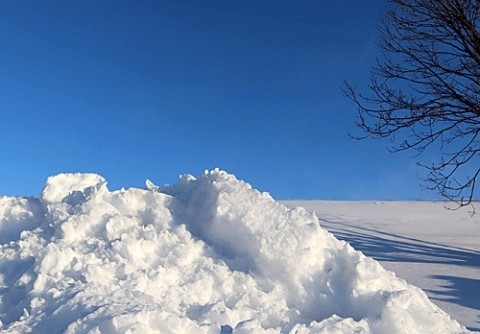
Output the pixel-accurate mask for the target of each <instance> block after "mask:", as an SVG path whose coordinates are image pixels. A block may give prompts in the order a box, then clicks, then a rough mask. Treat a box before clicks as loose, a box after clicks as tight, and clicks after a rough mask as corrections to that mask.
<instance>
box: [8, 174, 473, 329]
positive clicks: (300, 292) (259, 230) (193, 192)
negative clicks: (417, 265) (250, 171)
mask: <svg viewBox="0 0 480 334" xmlns="http://www.w3.org/2000/svg"><path fill="white" fill-rule="evenodd" d="M146 187H147V189H128V190H119V191H109V190H108V188H107V186H106V181H105V180H104V179H103V178H102V177H101V176H98V175H95V174H61V175H58V176H54V177H51V178H49V179H48V180H47V184H46V186H45V188H44V190H43V192H42V195H41V197H40V199H32V200H22V199H18V198H8V197H6V198H2V199H1V201H0V213H1V214H2V216H1V217H0V229H3V231H5V232H6V235H7V237H5V240H4V241H6V242H8V243H4V244H3V245H2V246H1V248H0V251H1V252H2V253H1V257H0V331H1V332H2V333H39V334H46V333H49V334H50V333H71V334H73V333H75V334H77V333H84V334H87V333H205V334H226V333H232V334H241V333H252V334H253V333H290V334H295V333H296V334H307V333H309V334H313V333H373V334H383V333H393V334H394V333H409V334H412V333H422V334H425V333H436V334H438V333H468V331H467V330H466V329H465V328H463V327H462V326H460V325H459V324H458V323H457V322H456V321H455V320H452V319H451V318H450V317H449V316H448V315H447V314H445V313H444V312H443V311H441V310H440V309H439V308H438V307H436V306H435V305H433V304H432V303H431V302H430V301H429V300H428V299H427V297H426V295H425V294H424V293H423V291H421V290H420V289H417V288H415V287H413V286H410V285H408V284H407V283H406V282H405V281H403V280H401V279H398V278H397V277H396V276H395V275H394V274H393V273H392V272H388V271H386V270H384V269H383V268H382V267H381V266H380V265H379V264H378V262H376V261H375V260H373V259H371V258H367V257H365V256H364V255H363V254H362V253H360V252H357V251H355V250H354V249H353V248H352V247H351V246H350V245H349V244H347V243H345V242H343V241H339V240H337V239H336V238H335V237H334V236H333V235H332V234H330V233H328V232H327V231H326V230H324V229H323V228H322V227H321V226H320V223H319V221H318V219H317V217H316V216H315V215H314V214H313V213H310V212H307V211H305V210H304V209H301V208H296V209H288V208H286V207H285V206H284V205H282V204H280V203H278V202H276V201H274V200H273V199H272V198H271V197H270V195H268V194H267V193H260V192H258V191H257V190H255V189H253V188H252V187H251V186H250V185H249V184H247V183H245V182H242V181H239V180H237V179H236V178H235V177H234V176H233V175H230V174H228V173H225V172H223V171H220V170H218V169H217V170H213V171H211V172H206V173H204V174H203V175H201V176H200V177H198V178H195V177H193V176H191V175H185V176H182V177H181V178H180V181H179V182H178V183H177V184H176V185H173V186H164V187H158V186H155V185H154V184H153V183H152V182H151V181H147V182H146ZM12 226H13V227H12ZM20 229H23V230H22V231H21V230H20Z"/></svg>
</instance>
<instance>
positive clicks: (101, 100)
mask: <svg viewBox="0 0 480 334" xmlns="http://www.w3.org/2000/svg"><path fill="white" fill-rule="evenodd" d="M385 5H386V1H381V0H378V1H372V0H357V1H351V0H337V1H333V2H324V1H314V0H312V1H308V0H302V1H293V0H291V1H283V0H266V1H258V0H255V1H250V0H242V1H233V0H225V1H207V0H198V1H197V0H195V1H194V0H190V1H187V0H182V1H180V0H178V1H173V0H172V1H160V0H159V1H122V0H121V1H68V2H65V1H16V0H5V1H1V2H0V26H1V33H0V48H1V50H2V51H1V52H0V133H1V135H2V140H1V142H0V151H1V152H2V154H1V156H0V157H1V158H0V159H1V160H0V171H1V173H0V193H1V194H5V195H37V194H38V193H39V192H40V190H41V188H42V186H43V184H44V182H45V179H46V178H47V177H48V176H49V175H54V174H57V173H60V172H95V173H99V174H101V175H103V176H104V177H105V178H106V179H107V180H108V181H109V186H110V188H111V189H116V188H120V187H122V186H124V187H130V186H140V187H141V186H143V185H144V181H145V179H146V178H150V179H151V180H153V181H154V182H155V183H157V184H165V183H175V182H176V181H177V178H178V176H179V174H183V173H190V174H194V175H195V174H197V175H198V174H200V173H202V172H203V171H204V170H205V169H212V168H215V167H219V168H221V169H224V170H226V171H228V172H230V173H233V174H235V175H237V177H239V178H241V179H244V180H246V181H248V182H249V183H251V184H252V185H253V186H254V187H255V188H257V189H260V190H262V191H268V192H270V193H271V194H272V195H273V196H274V197H275V198H278V199H355V200H358V199H428V198H435V194H433V193H431V192H425V191H421V188H420V187H419V183H420V181H419V180H418V178H417V176H418V174H419V173H421V170H420V169H418V168H417V167H416V166H415V160H414V159H411V155H412V154H408V153H407V154H391V153H388V152H387V150H386V145H388V142H385V141H383V142H382V141H373V140H366V141H360V142H359V141H355V140H352V139H349V138H348V135H347V134H348V133H349V132H353V133H355V125H354V122H355V117H356V113H355V107H354V105H353V104H352V103H351V102H350V101H349V100H348V99H346V98H345V97H344V95H343V93H342V92H341V90H340V87H341V85H342V82H343V81H344V80H348V81H349V82H351V83H353V84H355V85H356V86H357V87H358V88H360V89H361V88H362V87H365V85H366V84H368V79H369V69H370V67H371V66H372V65H373V64H374V63H375V59H376V57H378V56H379V50H378V47H377V46H376V44H375V43H376V41H377V40H378V33H377V31H376V26H377V24H378V18H379V15H380V12H381V11H382V9H383V7H384V6H385ZM423 158H424V160H423V161H425V159H426V161H428V156H425V157H423Z"/></svg>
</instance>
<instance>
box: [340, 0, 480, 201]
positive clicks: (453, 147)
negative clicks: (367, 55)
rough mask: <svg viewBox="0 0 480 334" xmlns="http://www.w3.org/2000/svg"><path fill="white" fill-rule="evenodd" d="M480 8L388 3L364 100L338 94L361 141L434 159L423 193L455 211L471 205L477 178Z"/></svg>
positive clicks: (470, 3)
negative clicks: (350, 107)
mask: <svg viewBox="0 0 480 334" xmlns="http://www.w3.org/2000/svg"><path fill="white" fill-rule="evenodd" d="M479 25H480V2H479V1H476V0H390V6H389V7H388V8H387V10H386V12H385V13H384V15H383V17H382V20H381V24H380V26H379V31H380V43H379V46H380V48H381V50H382V55H383V56H382V58H381V59H379V60H377V65H376V66H375V67H374V68H373V69H372V70H371V82H370V85H369V90H368V91H369V93H368V94H362V93H359V92H358V91H357V90H356V89H355V88H354V87H353V86H352V85H351V84H349V83H345V86H344V87H343V89H344V92H345V93H346V95H347V96H348V97H349V98H350V99H351V100H352V101H354V102H355V103H356V105H357V107H358V115H359V117H358V121H357V125H358V126H359V127H360V128H361V129H362V132H363V134H364V136H356V138H365V137H373V138H390V140H391V141H392V145H391V146H392V147H390V150H392V151H404V150H415V151H418V153H422V152H424V151H425V150H426V149H427V148H428V149H429V150H432V151H434V152H438V153H439V155H438V156H439V158H438V160H437V161H435V162H433V163H431V164H424V163H419V165H421V166H423V167H424V168H426V169H427V171H428V173H427V176H426V177H425V180H424V181H425V182H424V186H425V187H426V188H428V189H431V190H434V191H437V192H438V193H439V194H440V195H441V196H443V197H444V198H447V199H448V200H451V201H455V202H457V203H458V204H459V206H460V207H461V206H465V205H468V204H470V203H471V202H472V201H473V200H474V199H475V186H476V182H477V178H478V176H479V174H480V163H479V162H480V160H479V152H480V141H479V140H480V138H479V132H480V32H479Z"/></svg>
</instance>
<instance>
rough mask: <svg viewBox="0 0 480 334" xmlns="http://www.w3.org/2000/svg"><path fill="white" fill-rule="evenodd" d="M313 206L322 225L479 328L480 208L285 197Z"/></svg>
mask: <svg viewBox="0 0 480 334" xmlns="http://www.w3.org/2000/svg"><path fill="white" fill-rule="evenodd" d="M284 204H286V205H287V206H289V207H292V206H298V205H299V206H302V207H304V208H305V209H307V210H309V211H315V212H316V214H317V216H318V217H319V218H320V224H321V226H322V227H324V228H326V229H327V230H328V231H330V232H332V233H333V234H334V235H335V236H336V237H337V238H339V239H342V240H346V241H348V242H349V243H350V244H351V245H352V246H353V247H354V248H355V249H356V250H360V251H362V252H363V253H364V254H365V255H367V256H370V257H373V258H375V259H377V260H378V261H380V263H381V264H382V266H383V267H384V268H386V269H388V270H392V271H394V272H395V273H396V274H397V276H399V277H402V278H404V279H406V280H407V282H408V283H411V284H413V285H415V286H418V287H420V288H421V289H423V290H424V291H425V292H426V293H427V295H428V297H429V298H430V300H432V301H433V302H434V303H435V304H437V305H438V306H440V307H441V308H442V309H443V310H444V311H446V312H447V313H449V314H450V315H452V317H453V318H455V319H457V320H458V321H459V322H460V323H461V324H462V325H465V326H467V327H469V328H470V329H473V330H476V331H480V212H479V211H478V210H479V209H480V208H477V213H476V215H474V216H471V215H470V214H469V212H468V211H469V210H471V208H463V209H461V210H455V211H452V210H445V207H446V206H448V207H452V204H449V203H443V202H421V201H416V202H328V201H289V202H284Z"/></svg>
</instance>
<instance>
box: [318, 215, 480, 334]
mask: <svg viewBox="0 0 480 334" xmlns="http://www.w3.org/2000/svg"><path fill="white" fill-rule="evenodd" d="M319 219H320V224H321V225H322V227H324V228H326V229H327V230H328V231H329V232H331V233H332V234H334V235H335V237H337V238H338V239H340V240H344V241H346V242H348V243H349V244H350V245H352V246H353V248H355V249H356V250H358V251H361V252H362V253H364V254H365V255H367V256H369V257H373V258H374V259H376V260H377V261H383V262H404V263H432V264H448V265H459V266H467V267H473V268H478V267H480V252H478V251H475V250H471V249H465V248H460V247H450V246H446V245H442V244H439V243H433V242H428V241H424V240H420V239H415V238H410V237H405V236H400V235H396V234H392V233H388V232H383V231H378V230H375V229H371V228H367V227H362V226H358V225H352V224H349V223H348V222H347V221H338V220H334V219H328V218H327V219H326V218H325V217H319ZM429 278H432V279H437V280H443V281H446V283H444V285H442V286H441V288H442V290H425V291H426V292H428V293H429V294H430V296H431V298H432V299H436V300H439V301H445V302H450V303H455V304H458V305H462V306H464V307H468V308H471V309H475V310H480V280H478V279H472V278H466V277H458V276H447V275H430V276H429ZM477 323H479V324H480V318H479V321H477ZM469 329H470V330H475V331H480V327H479V328H473V327H469Z"/></svg>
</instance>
